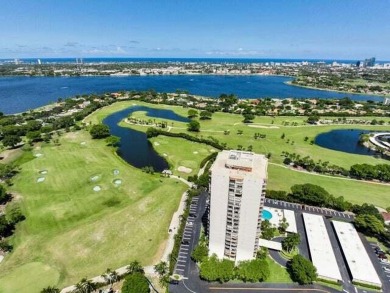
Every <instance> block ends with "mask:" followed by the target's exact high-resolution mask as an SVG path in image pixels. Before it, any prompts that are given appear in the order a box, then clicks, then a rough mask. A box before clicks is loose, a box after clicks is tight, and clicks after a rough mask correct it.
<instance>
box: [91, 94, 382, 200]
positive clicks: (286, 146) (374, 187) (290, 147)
mask: <svg viewBox="0 0 390 293" xmlns="http://www.w3.org/2000/svg"><path fill="white" fill-rule="evenodd" d="M135 104H137V105H143V106H147V107H151V108H161V109H170V110H173V111H174V112H176V113H177V114H180V115H182V116H187V112H188V108H183V107H180V106H169V105H155V104H148V103H143V102H139V101H124V102H118V103H115V104H113V105H110V106H108V107H105V108H102V109H100V110H98V111H97V112H96V113H94V114H92V115H91V116H89V117H87V118H86V122H87V123H89V122H92V123H97V122H99V121H101V120H102V119H103V118H104V117H105V116H106V115H107V114H109V113H112V112H113V111H118V110H121V109H125V108H127V107H130V106H132V105H135ZM145 115H146V114H145V112H143V111H139V112H134V113H133V114H132V116H134V117H136V118H141V119H145V120H148V119H150V117H147V116H145ZM153 119H154V118H153ZM242 119H243V118H242V116H241V115H236V114H228V113H214V114H213V118H212V119H211V120H203V121H202V120H201V121H200V124H201V131H200V132H199V133H191V135H198V136H202V137H205V138H207V137H208V136H212V137H214V138H216V139H218V140H219V141H221V142H225V143H226V144H227V145H228V146H229V147H231V148H237V146H238V145H242V146H243V147H245V148H246V147H248V146H249V145H252V146H253V151H254V152H258V153H264V154H267V153H271V154H272V156H271V159H270V163H276V164H282V161H283V157H282V156H281V153H282V152H283V151H288V152H295V153H298V154H301V156H307V155H309V156H311V157H312V158H313V159H315V160H322V161H329V162H330V163H331V164H337V165H340V166H344V167H346V168H348V167H350V166H351V165H353V164H355V163H368V164H379V163H386V164H388V163H390V162H389V161H387V160H383V159H376V158H374V157H372V156H364V155H355V154H348V153H344V152H338V151H333V150H330V149H325V148H322V147H319V146H317V145H312V144H310V140H312V139H314V138H315V136H316V135H318V134H319V133H322V132H326V131H330V130H332V129H351V128H357V129H371V130H386V129H388V127H389V126H363V125H331V126H311V125H306V123H305V122H304V120H305V119H306V118H305V117H276V118H272V117H256V119H255V120H254V123H253V124H251V126H248V125H245V124H243V123H242ZM359 119H362V120H369V121H371V120H372V119H373V118H372V117H359ZM381 119H382V118H381ZM158 120H159V119H156V121H157V122H158ZM383 120H385V121H389V120H390V119H389V118H383ZM165 121H167V120H165ZM286 122H289V123H290V125H291V123H293V122H295V123H298V126H284V125H283V124H284V123H286ZM121 125H122V126H124V127H133V128H136V129H137V130H140V131H146V129H147V128H148V127H146V126H134V125H130V124H127V123H124V122H121ZM168 125H170V126H172V128H171V130H170V131H172V132H187V131H186V123H183V122H177V121H174V122H173V125H172V122H170V123H168ZM254 126H256V127H254ZM263 127H265V128H263ZM225 130H228V131H230V134H229V135H224V133H223V132H224V131H225ZM238 130H242V131H243V134H242V135H238V134H237V131H238ZM255 133H261V134H266V138H265V139H257V140H255V139H254V134H255ZM283 133H284V134H285V138H284V139H281V135H282V134H283ZM306 136H307V137H309V139H308V141H306V142H305V141H304V139H305V137H306ZM158 140H161V141H164V142H168V143H166V145H167V146H172V147H173V145H175V146H177V147H181V145H183V146H184V144H185V145H186V148H188V147H189V146H191V145H192V144H193V143H188V142H180V139H176V138H169V137H164V136H159V137H157V138H153V140H152V141H153V142H154V141H158ZM287 140H289V143H287ZM170 141H172V143H169V142H170ZM173 141H175V143H173ZM176 142H177V143H176ZM292 142H294V143H292ZM163 148H164V144H161V145H159V146H155V149H156V151H157V152H159V153H160V154H161V155H163V154H164V153H167V152H166V151H164V150H163ZM183 149H184V148H183ZM167 154H168V153H167ZM194 159H195V158H191V152H176V153H175V158H171V159H169V158H168V161H169V162H170V163H171V164H173V165H174V166H177V164H178V163H175V162H178V161H193V160H194ZM268 172H269V173H268V178H269V183H268V188H269V189H275V190H286V191H289V190H290V187H291V186H292V185H294V184H302V183H313V184H318V185H320V186H322V187H324V188H325V189H326V190H328V191H329V192H330V193H332V194H333V195H335V196H344V198H345V199H347V200H349V201H351V202H353V203H358V204H362V203H365V202H370V203H372V204H375V205H377V206H380V207H384V208H385V207H387V206H388V203H389V201H390V192H389V190H390V186H385V185H378V184H370V183H365V182H360V181H348V180H343V179H339V178H329V177H321V176H316V175H313V174H309V173H302V172H296V171H293V170H288V169H285V168H283V167H281V166H276V165H272V164H270V165H269V166H268Z"/></svg>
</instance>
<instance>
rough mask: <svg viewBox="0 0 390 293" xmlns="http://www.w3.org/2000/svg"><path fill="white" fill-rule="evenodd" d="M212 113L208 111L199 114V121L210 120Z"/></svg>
mask: <svg viewBox="0 0 390 293" xmlns="http://www.w3.org/2000/svg"><path fill="white" fill-rule="evenodd" d="M212 115H213V113H211V112H210V111H202V112H200V119H201V120H210V119H211V117H212Z"/></svg>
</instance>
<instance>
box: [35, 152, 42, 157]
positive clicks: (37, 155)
mask: <svg viewBox="0 0 390 293" xmlns="http://www.w3.org/2000/svg"><path fill="white" fill-rule="evenodd" d="M42 156H43V154H40V153H38V154H35V155H34V157H36V158H39V157H42Z"/></svg>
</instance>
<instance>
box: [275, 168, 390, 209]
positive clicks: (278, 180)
mask: <svg viewBox="0 0 390 293" xmlns="http://www.w3.org/2000/svg"><path fill="white" fill-rule="evenodd" d="M304 183H312V184H316V185H320V186H322V187H323V188H325V189H326V190H327V191H329V192H330V193H331V194H333V195H334V196H337V197H338V196H344V198H345V199H346V200H348V201H350V202H352V203H356V204H362V203H370V204H374V205H376V206H380V207H383V208H386V207H387V206H388V205H389V203H390V186H389V185H380V184H375V183H366V182H361V181H358V180H345V179H343V178H331V177H324V176H318V175H316V174H312V173H307V172H297V171H293V170H289V169H286V168H285V167H281V166H275V165H269V166H268V185H267V188H268V189H273V190H285V191H290V187H291V186H293V185H294V184H304Z"/></svg>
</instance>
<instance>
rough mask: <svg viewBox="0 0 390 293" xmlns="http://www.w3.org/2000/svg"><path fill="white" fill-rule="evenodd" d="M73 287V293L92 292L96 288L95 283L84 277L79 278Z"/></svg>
mask: <svg viewBox="0 0 390 293" xmlns="http://www.w3.org/2000/svg"><path fill="white" fill-rule="evenodd" d="M75 287H76V288H75V289H74V290H73V292H74V293H92V292H93V291H94V290H95V289H96V285H95V284H94V283H92V282H91V281H90V280H87V279H86V278H83V279H81V281H80V282H78V283H77V284H76V285H75Z"/></svg>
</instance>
